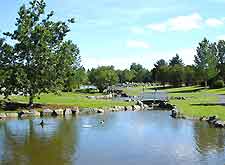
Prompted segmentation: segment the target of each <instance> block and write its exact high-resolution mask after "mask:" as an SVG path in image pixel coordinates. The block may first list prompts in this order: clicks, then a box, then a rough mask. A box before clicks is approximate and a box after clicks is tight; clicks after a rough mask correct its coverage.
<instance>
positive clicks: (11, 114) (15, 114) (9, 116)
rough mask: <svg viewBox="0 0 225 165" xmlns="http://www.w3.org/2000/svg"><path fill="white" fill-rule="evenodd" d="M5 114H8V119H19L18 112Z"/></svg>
mask: <svg viewBox="0 0 225 165" xmlns="http://www.w3.org/2000/svg"><path fill="white" fill-rule="evenodd" d="M5 114H6V117H7V118H17V117H18V113H17V112H6V113H5Z"/></svg>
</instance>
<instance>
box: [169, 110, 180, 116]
mask: <svg viewBox="0 0 225 165" xmlns="http://www.w3.org/2000/svg"><path fill="white" fill-rule="evenodd" d="M177 115H178V110H177V109H172V111H171V115H170V116H171V117H173V118H177Z"/></svg>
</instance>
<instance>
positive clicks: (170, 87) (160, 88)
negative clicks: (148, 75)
mask: <svg viewBox="0 0 225 165" xmlns="http://www.w3.org/2000/svg"><path fill="white" fill-rule="evenodd" d="M172 88H182V87H174V86H165V87H163V86H160V87H150V88H147V89H152V90H154V89H156V90H165V89H172Z"/></svg>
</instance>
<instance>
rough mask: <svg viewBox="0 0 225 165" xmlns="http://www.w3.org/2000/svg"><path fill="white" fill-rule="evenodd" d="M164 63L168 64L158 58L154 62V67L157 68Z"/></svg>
mask: <svg viewBox="0 0 225 165" xmlns="http://www.w3.org/2000/svg"><path fill="white" fill-rule="evenodd" d="M166 65H168V64H167V62H166V61H165V60H164V59H160V60H158V61H157V62H156V63H155V64H154V67H155V68H159V67H161V66H166Z"/></svg>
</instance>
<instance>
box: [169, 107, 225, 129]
mask: <svg viewBox="0 0 225 165" xmlns="http://www.w3.org/2000/svg"><path fill="white" fill-rule="evenodd" d="M170 116H171V117H172V118H175V119H189V120H199V121H205V122H207V123H209V124H210V125H212V126H213V127H215V128H225V121H222V120H220V119H219V118H218V116H215V115H214V116H209V117H206V116H202V117H200V118H197V117H186V116H184V114H182V113H181V112H180V111H179V110H178V109H177V108H176V106H174V108H173V109H172V110H171V115H170Z"/></svg>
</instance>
